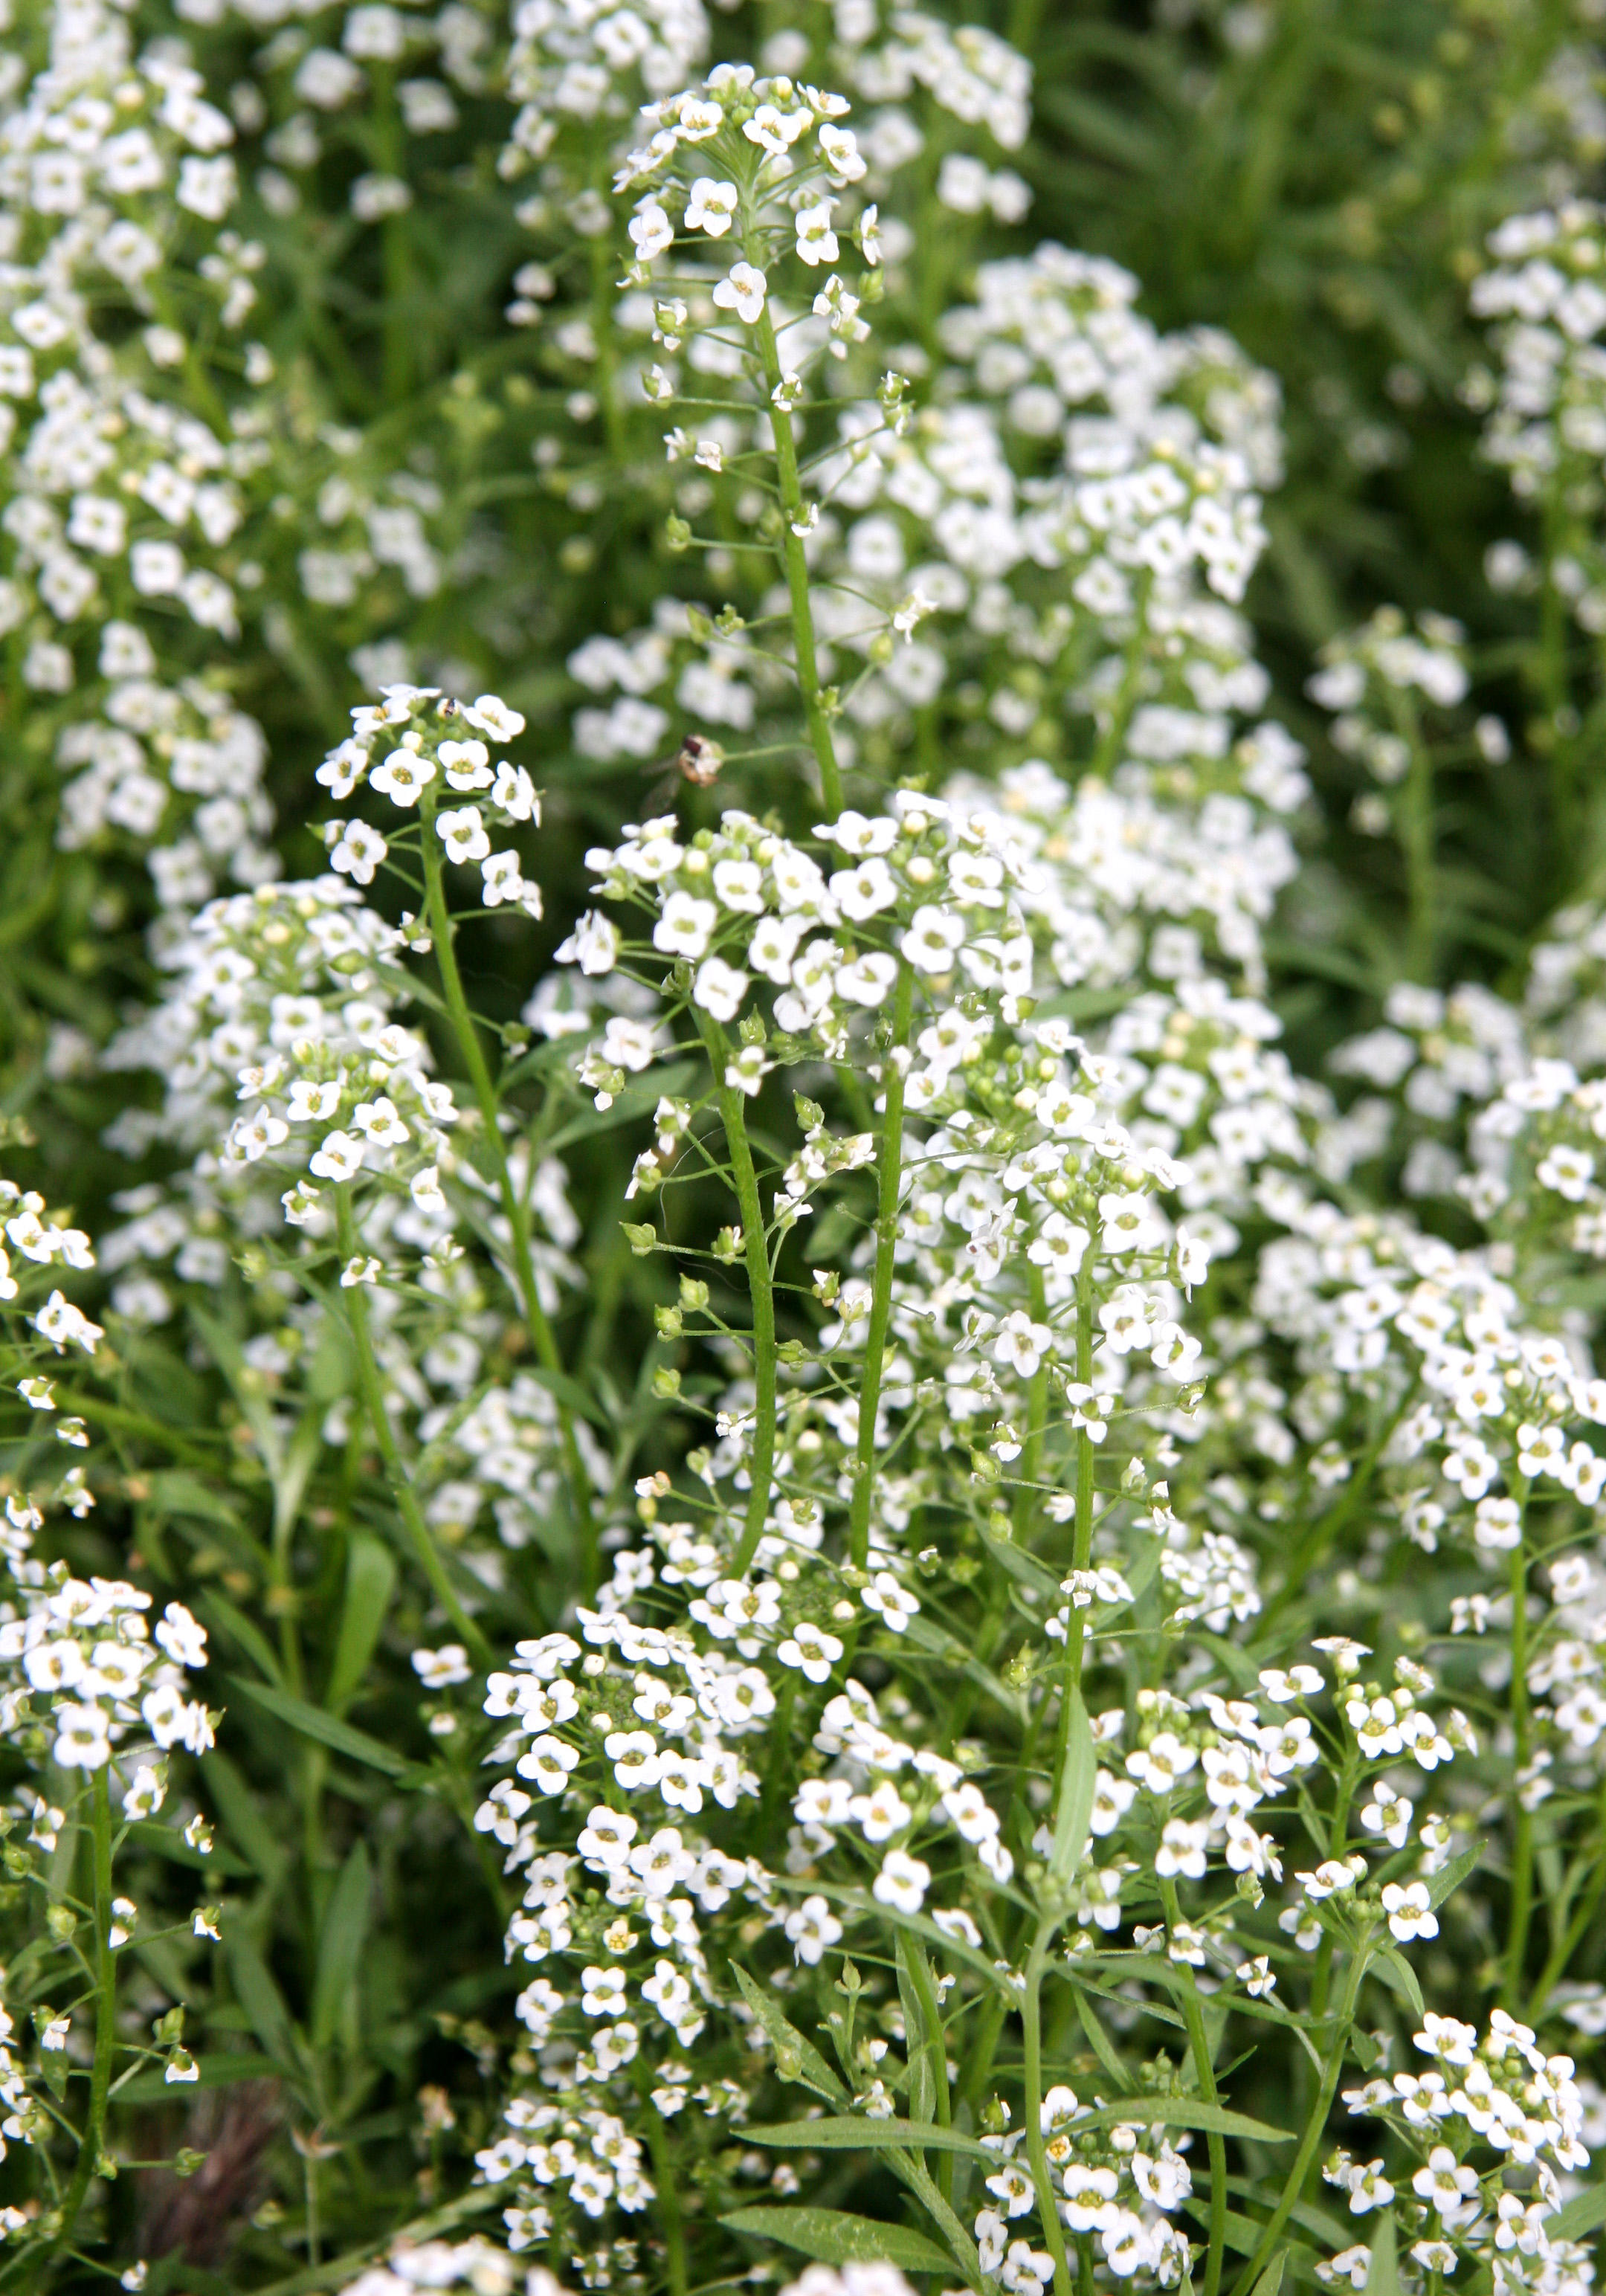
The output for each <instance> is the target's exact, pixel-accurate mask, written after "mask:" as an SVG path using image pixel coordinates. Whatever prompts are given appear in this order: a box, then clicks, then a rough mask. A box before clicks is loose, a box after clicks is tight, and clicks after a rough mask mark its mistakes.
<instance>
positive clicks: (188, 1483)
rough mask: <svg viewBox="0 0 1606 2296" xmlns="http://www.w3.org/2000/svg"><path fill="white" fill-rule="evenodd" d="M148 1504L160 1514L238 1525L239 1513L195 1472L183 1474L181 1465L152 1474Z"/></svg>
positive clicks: (230, 1525) (236, 1527)
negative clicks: (194, 1473) (188, 1516)
mask: <svg viewBox="0 0 1606 2296" xmlns="http://www.w3.org/2000/svg"><path fill="white" fill-rule="evenodd" d="M148 1504H149V1505H152V1506H153V1507H155V1508H156V1509H158V1511H159V1512H160V1513H162V1514H174V1515H190V1516H193V1518H194V1520H195V1521H198V1522H216V1523H226V1524H227V1525H228V1527H229V1529H231V1530H234V1529H238V1528H239V1524H240V1518H239V1515H238V1514H237V1513H236V1512H235V1510H234V1508H233V1507H232V1506H231V1505H229V1503H228V1501H227V1500H226V1499H225V1498H222V1497H219V1495H218V1494H217V1492H216V1491H215V1490H213V1489H212V1488H211V1487H210V1485H209V1484H207V1483H203V1482H202V1481H201V1480H200V1478H199V1477H198V1476H195V1475H186V1474H185V1473H184V1470H183V1468H182V1467H165V1468H163V1469H162V1470H161V1471H160V1472H159V1473H157V1474H154V1475H152V1478H151V1497H150V1500H149V1502H148Z"/></svg>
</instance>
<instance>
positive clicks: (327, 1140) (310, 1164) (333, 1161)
mask: <svg viewBox="0 0 1606 2296" xmlns="http://www.w3.org/2000/svg"><path fill="white" fill-rule="evenodd" d="M307 1169H308V1170H309V1171H312V1172H315V1173H316V1174H317V1176H318V1177H319V1179H320V1180H349V1179H352V1178H354V1177H356V1174H357V1173H358V1172H360V1171H361V1170H362V1169H363V1143H362V1142H361V1141H360V1140H354V1139H353V1138H352V1136H351V1135H350V1133H349V1132H331V1133H327V1134H326V1135H325V1136H324V1139H323V1140H322V1141H321V1142H320V1144H319V1145H318V1146H317V1147H316V1148H315V1149H314V1151H313V1152H312V1154H311V1155H310V1156H309V1157H308V1158H307Z"/></svg>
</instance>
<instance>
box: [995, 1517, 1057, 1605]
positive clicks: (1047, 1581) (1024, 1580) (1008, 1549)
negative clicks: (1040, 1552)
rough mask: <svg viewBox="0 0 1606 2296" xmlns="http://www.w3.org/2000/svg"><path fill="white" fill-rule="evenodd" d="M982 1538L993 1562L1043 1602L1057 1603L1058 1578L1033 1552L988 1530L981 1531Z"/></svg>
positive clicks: (1010, 1539)
mask: <svg viewBox="0 0 1606 2296" xmlns="http://www.w3.org/2000/svg"><path fill="white" fill-rule="evenodd" d="M982 1540H983V1544H984V1545H985V1546H986V1547H987V1553H988V1554H990V1555H991V1556H992V1558H993V1560H994V1562H997V1563H1000V1564H1002V1566H1003V1568H1004V1570H1007V1571H1008V1572H1009V1575H1010V1577H1011V1578H1012V1579H1018V1580H1019V1581H1020V1585H1021V1586H1022V1587H1030V1588H1031V1590H1032V1592H1033V1593H1034V1594H1035V1595H1041V1596H1042V1598H1043V1600H1044V1601H1045V1603H1059V1602H1060V1601H1061V1593H1060V1582H1059V1580H1058V1579H1056V1578H1055V1576H1054V1574H1053V1571H1052V1570H1049V1569H1048V1568H1047V1567H1046V1566H1045V1564H1044V1563H1041V1562H1038V1560H1037V1556H1036V1555H1035V1554H1028V1552H1027V1550H1026V1548H1025V1547H1024V1546H1016V1544H1015V1542H1014V1540H1013V1539H1012V1538H994V1537H993V1536H992V1535H991V1533H990V1532H988V1531H983V1533H982Z"/></svg>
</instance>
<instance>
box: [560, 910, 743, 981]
mask: <svg viewBox="0 0 1606 2296" xmlns="http://www.w3.org/2000/svg"><path fill="white" fill-rule="evenodd" d="M705 946H706V944H705ZM553 963H554V964H578V966H579V968H580V971H581V972H584V973H588V974H591V975H593V976H595V975H598V974H602V973H608V972H612V971H613V968H614V966H615V965H616V964H618V963H619V928H618V926H617V925H615V924H614V923H612V922H611V921H610V919H609V918H607V917H604V916H602V915H600V914H598V912H597V911H596V910H595V909H587V910H586V912H585V914H584V915H582V916H581V917H579V918H578V919H577V920H576V923H575V929H574V931H572V932H571V933H570V934H569V938H568V939H567V940H565V941H562V942H561V943H560V944H559V946H558V947H557V949H556V951H555V952H554V955H553Z"/></svg>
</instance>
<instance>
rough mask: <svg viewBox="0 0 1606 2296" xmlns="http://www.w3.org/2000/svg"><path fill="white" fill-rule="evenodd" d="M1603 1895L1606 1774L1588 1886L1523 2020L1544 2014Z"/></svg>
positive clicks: (1597, 1811) (1605, 1886)
mask: <svg viewBox="0 0 1606 2296" xmlns="http://www.w3.org/2000/svg"><path fill="white" fill-rule="evenodd" d="M1603 1896H1606V1777H1602V1780H1601V1785H1600V1792H1599V1798H1598V1800H1597V1801H1596V1803H1595V1844H1594V1865H1593V1866H1592V1868H1591V1871H1590V1876H1589V1886H1588V1888H1587V1889H1586V1891H1585V1893H1584V1896H1583V1898H1582V1899H1581V1900H1580V1901H1579V1904H1578V1907H1577V1912H1576V1913H1575V1914H1574V1915H1573V1917H1572V1919H1571V1920H1570V1921H1569V1923H1568V1924H1567V1927H1566V1929H1565V1930H1564V1931H1562V1933H1561V1936H1560V1937H1559V1938H1558V1939H1556V1942H1555V1944H1554V1945H1553V1947H1552V1948H1551V1955H1550V1959H1549V1960H1548V1961H1547V1962H1546V1963H1545V1969H1544V1972H1543V1974H1542V1975H1541V1977H1540V1979H1539V1981H1538V1983H1537V1985H1536V1986H1535V1988H1534V1989H1533V1991H1532V1993H1531V1994H1530V1995H1529V1996H1528V2006H1527V2008H1526V2009H1525V2010H1524V2011H1523V2013H1522V2016H1523V2022H1524V2023H1525V2024H1528V2023H1532V2022H1533V2021H1536V2019H1537V2018H1539V2017H1541V2016H1543V2014H1544V2013H1545V2005H1546V2003H1547V2002H1548V2001H1549V1999H1550V1996H1551V1989H1552V1988H1553V1986H1554V1985H1555V1984H1556V1983H1557V1982H1558V1980H1560V1978H1561V1974H1562V1972H1564V1971H1565V1969H1566V1967H1567V1964H1568V1963H1569V1961H1570V1960H1571V1959H1572V1957H1573V1956H1574V1954H1575V1953H1577V1949H1578V1948H1579V1946H1580V1945H1581V1944H1582V1943H1583V1941H1584V1939H1585V1938H1586V1937H1587V1936H1588V1935H1589V1934H1590V1932H1591V1931H1592V1930H1593V1929H1594V1921H1595V1915H1597V1914H1598V1913H1599V1912H1600V1909H1601V1899H1602V1897H1603Z"/></svg>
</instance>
